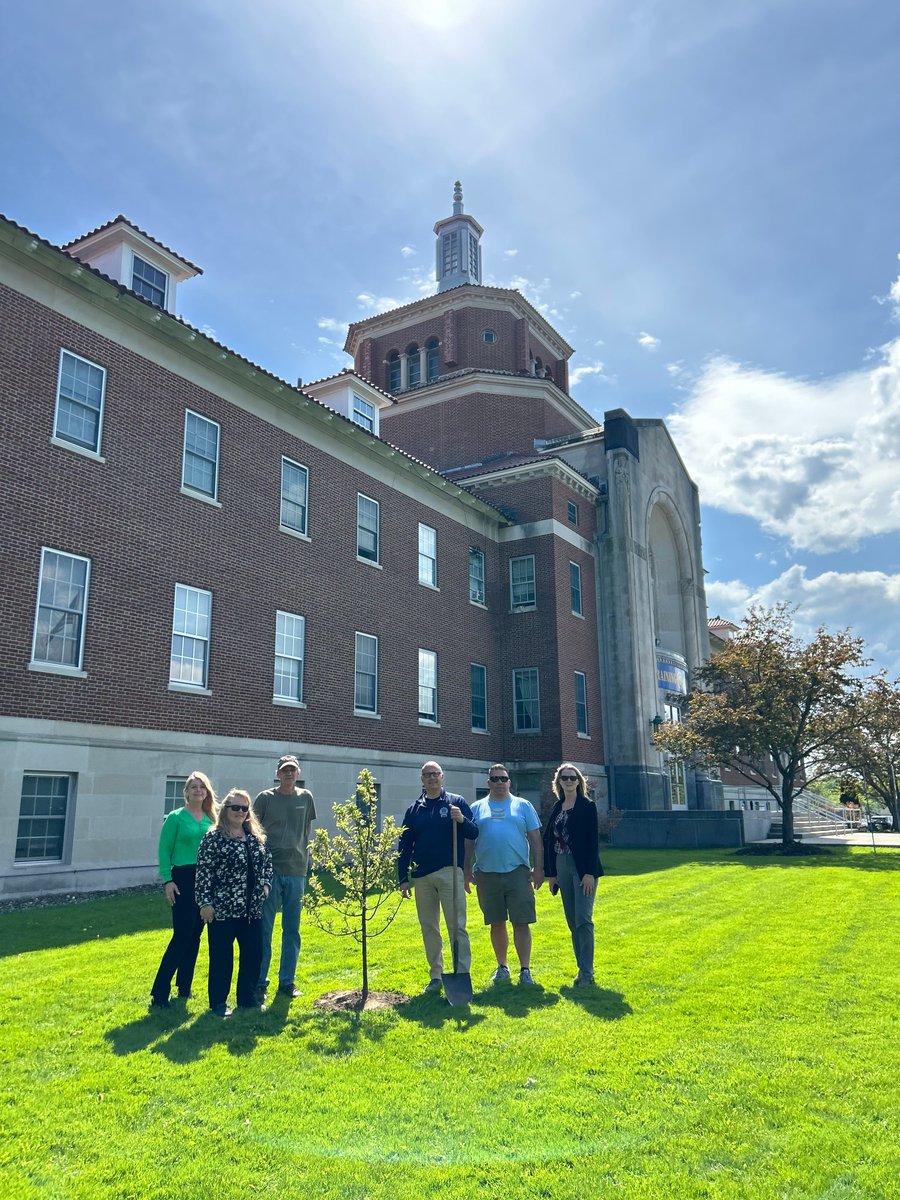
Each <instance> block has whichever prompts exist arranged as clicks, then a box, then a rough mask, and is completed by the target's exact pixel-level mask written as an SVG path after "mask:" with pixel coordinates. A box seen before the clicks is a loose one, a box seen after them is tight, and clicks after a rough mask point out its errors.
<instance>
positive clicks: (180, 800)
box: [163, 775, 188, 815]
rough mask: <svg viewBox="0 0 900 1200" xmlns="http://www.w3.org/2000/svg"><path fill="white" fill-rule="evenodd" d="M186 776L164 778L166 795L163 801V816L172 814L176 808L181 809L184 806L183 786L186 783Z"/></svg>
mask: <svg viewBox="0 0 900 1200" xmlns="http://www.w3.org/2000/svg"><path fill="white" fill-rule="evenodd" d="M187 781H188V777H187V775H167V776H166V793H165V798H164V800H163V815H166V814H168V813H170V812H174V810H175V809H176V808H181V807H182V805H183V804H184V785H185V784H186V783H187Z"/></svg>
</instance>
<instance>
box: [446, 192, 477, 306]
mask: <svg viewBox="0 0 900 1200" xmlns="http://www.w3.org/2000/svg"><path fill="white" fill-rule="evenodd" d="M434 232H435V234H436V235H437V245H436V247H435V254H436V271H435V274H436V276H437V285H438V291H439V292H446V291H447V290H448V289H449V288H455V287H459V286H460V284H463V283H481V244H480V241H481V235H482V234H483V233H484V230H483V229H482V227H481V226H480V225H479V224H478V222H477V221H476V220H475V218H474V217H469V216H467V215H466V214H465V213H464V212H463V196H462V184H461V183H460V182H459V180H458V179H457V181H456V183H455V184H454V185H453V215H452V216H450V217H444V218H443V219H442V220H440V221H438V222H437V223H436V225H435V227H434Z"/></svg>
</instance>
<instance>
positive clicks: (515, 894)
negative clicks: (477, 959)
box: [465, 763, 544, 985]
mask: <svg viewBox="0 0 900 1200" xmlns="http://www.w3.org/2000/svg"><path fill="white" fill-rule="evenodd" d="M488 787H489V789H490V791H489V794H488V795H487V796H485V797H484V799H483V800H476V801H475V803H474V804H473V805H472V817H473V818H474V820H475V821H476V823H477V825H478V841H477V843H476V842H469V841H467V842H466V862H465V881H466V891H469V889H470V886H471V883H472V879H473V878H474V880H475V889H476V891H477V893H478V904H479V906H480V908H481V911H482V913H483V914H484V923H485V925H489V926H490V928H491V945H492V946H493V948H494V954H495V955H496V957H497V969H496V971H494V974H493V975H492V976H491V980H492V982H493V983H504V982H506V981H508V980H509V977H510V976H509V964H508V962H507V957H508V954H509V930H508V929H507V924H506V923H507V921H509V922H510V923H511V924H512V930H513V944H514V945H515V948H516V955H517V956H518V959H519V983H520V984H526V985H527V984H533V983H534V979H533V978H532V975H531V926H532V925H533V924H534V922H535V921H536V919H537V914H536V912H535V905H534V893H535V891H536V890H537V889H538V888H539V887H540V886H541V884H542V883H543V882H544V847H543V843H542V841H541V822H540V818H539V817H538V815H537V813H536V812H535V809H534V806H533V805H532V804H530V803H529V802H528V801H527V800H523V799H522V797H521V796H512V795H510V778H509V771H507V769H506V767H504V766H503V765H502V764H501V763H495V764H494V766H492V767H491V769H490V770H489V771H488ZM532 864H533V865H532ZM473 868H474V869H473Z"/></svg>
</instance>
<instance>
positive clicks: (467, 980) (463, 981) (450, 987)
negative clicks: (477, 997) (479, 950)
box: [441, 971, 474, 1006]
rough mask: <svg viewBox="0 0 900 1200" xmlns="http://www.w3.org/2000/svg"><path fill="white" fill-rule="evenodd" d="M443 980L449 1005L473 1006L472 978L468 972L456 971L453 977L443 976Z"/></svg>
mask: <svg viewBox="0 0 900 1200" xmlns="http://www.w3.org/2000/svg"><path fill="white" fill-rule="evenodd" d="M441 980H442V982H443V984H444V995H445V996H446V997H447V1003H448V1004H452V1005H454V1006H455V1005H458V1004H471V1003H472V996H473V995H474V993H473V991H472V976H471V974H470V972H468V971H454V973H453V974H452V975H442V976H441Z"/></svg>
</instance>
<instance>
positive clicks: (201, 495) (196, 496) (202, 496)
mask: <svg viewBox="0 0 900 1200" xmlns="http://www.w3.org/2000/svg"><path fill="white" fill-rule="evenodd" d="M179 491H180V492H181V494H182V496H190V498H191V499H192V500H202V501H203V503H204V504H209V505H210V506H211V507H212V508H221V507H222V505H221V503H220V502H219V501H218V500H217V499H216V498H215V496H207V494H206V492H198V491H195V490H194V488H189V487H185V486H184V484H182V485H181V487H180V488H179Z"/></svg>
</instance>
